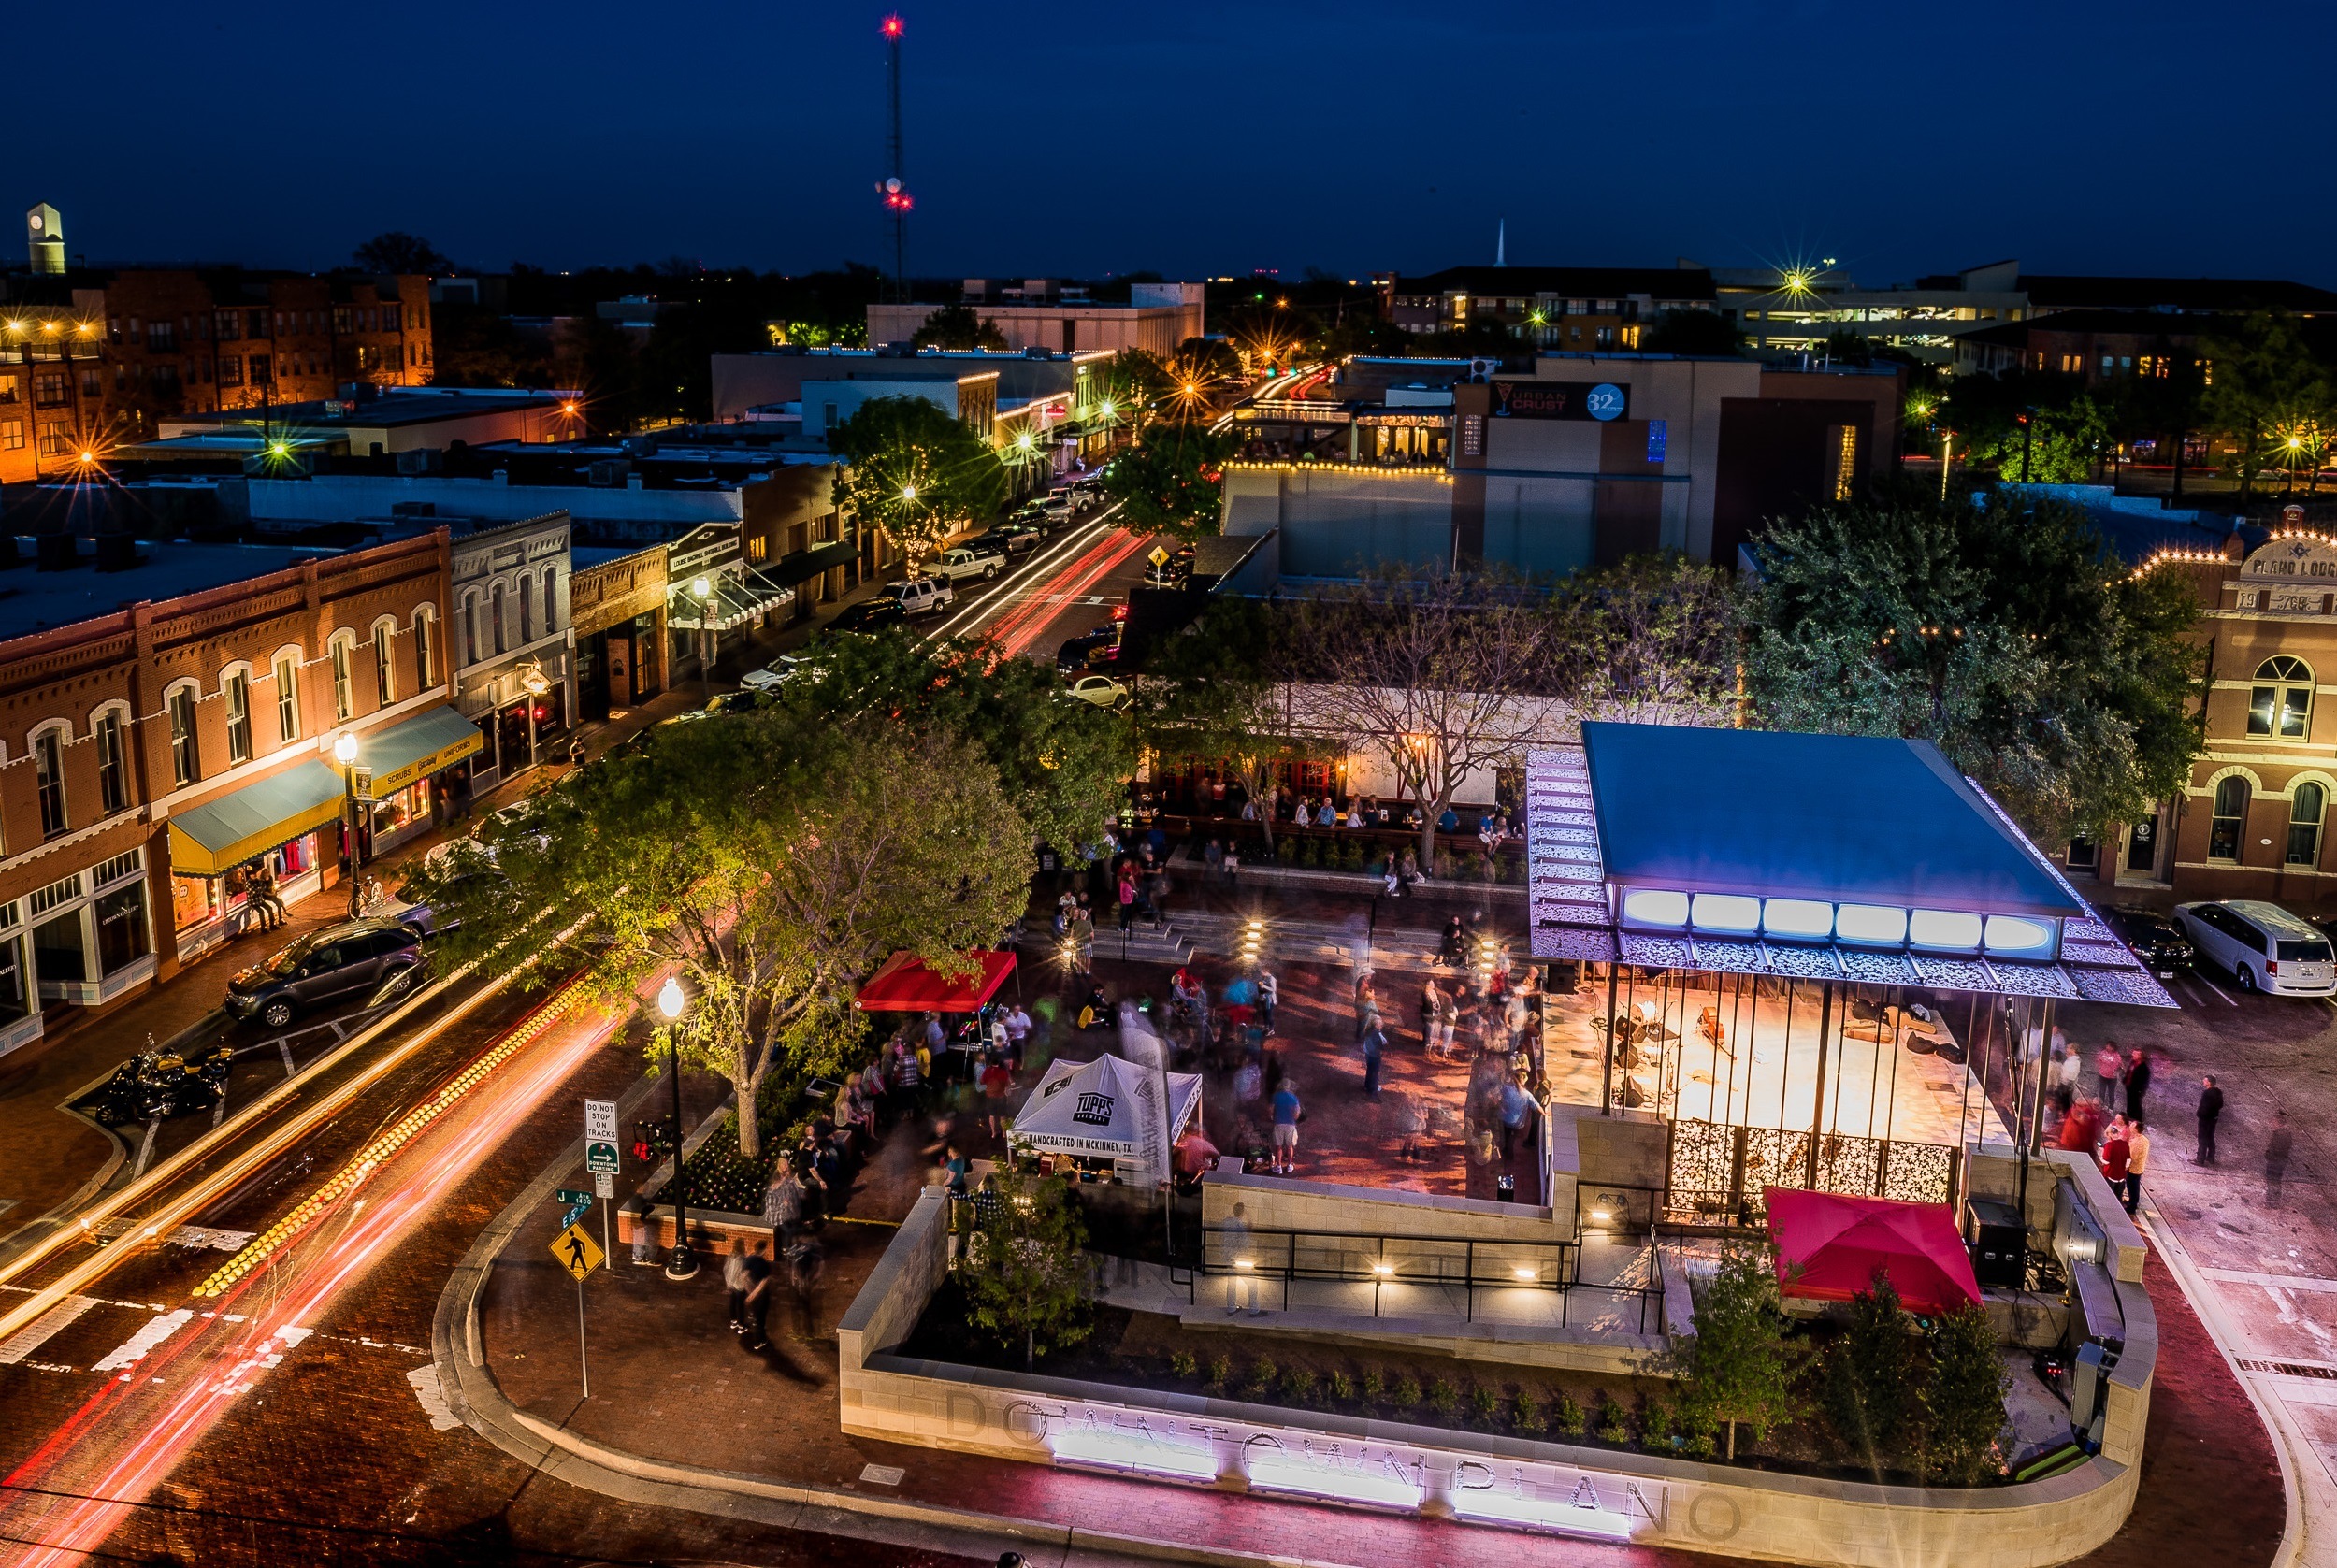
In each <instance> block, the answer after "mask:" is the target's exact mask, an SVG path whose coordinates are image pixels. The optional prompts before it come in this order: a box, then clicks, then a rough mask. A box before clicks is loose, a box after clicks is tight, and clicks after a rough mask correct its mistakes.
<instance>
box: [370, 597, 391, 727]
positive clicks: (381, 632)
mask: <svg viewBox="0 0 2337 1568" xmlns="http://www.w3.org/2000/svg"><path fill="white" fill-rule="evenodd" d="M396 635H397V622H395V621H393V620H391V619H390V618H389V617H388V616H386V615H384V616H382V618H381V619H380V620H378V621H376V622H374V623H373V698H374V706H375V707H377V708H386V707H388V706H389V705H390V704H391V703H393V702H395V701H397V670H396V669H393V668H392V667H391V665H390V640H391V638H393V637H395V636H396Z"/></svg>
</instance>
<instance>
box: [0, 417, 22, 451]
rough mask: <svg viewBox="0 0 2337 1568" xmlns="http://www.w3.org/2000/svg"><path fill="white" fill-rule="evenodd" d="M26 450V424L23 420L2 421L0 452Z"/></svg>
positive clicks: (0, 424) (0, 420)
mask: <svg viewBox="0 0 2337 1568" xmlns="http://www.w3.org/2000/svg"><path fill="white" fill-rule="evenodd" d="M23 450H24V422H23V421H22V420H21V419H0V452H22V451H23Z"/></svg>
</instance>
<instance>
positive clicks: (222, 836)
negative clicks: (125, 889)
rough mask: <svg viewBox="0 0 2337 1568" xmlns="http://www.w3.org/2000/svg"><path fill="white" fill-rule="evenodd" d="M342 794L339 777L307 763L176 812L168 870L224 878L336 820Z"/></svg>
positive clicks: (329, 769) (328, 767)
mask: <svg viewBox="0 0 2337 1568" xmlns="http://www.w3.org/2000/svg"><path fill="white" fill-rule="evenodd" d="M342 791H343V785H342V783H341V776H340V774H339V772H338V771H336V770H334V769H333V768H332V767H331V765H329V764H327V763H325V762H321V761H318V760H316V759H314V758H311V759H310V760H309V761H307V762H303V763H300V764H299V765H297V766H296V767H292V768H287V769H285V770H283V771H282V772H281V773H271V774H269V775H268V776H267V778H265V779H256V780H254V781H253V782H252V783H251V784H245V785H244V786H243V787H242V788H241V789H238V790H232V791H230V792H228V793H227V794H225V795H223V796H221V797H220V798H218V799H216V800H207V801H205V802H204V803H203V804H202V805H199V806H195V807H191V808H189V809H188V810H186V811H183V812H180V813H177V814H175V815H173V816H172V817H171V819H170V869H171V870H173V871H176V872H178V873H179V874H180V875H181V876H223V875H224V874H225V873H226V871H227V870H228V868H229V867H231V866H239V865H241V864H242V863H243V862H244V861H246V860H249V859H251V858H252V856H255V855H265V854H267V852H268V851H269V850H271V849H274V848H276V847H277V846H278V845H279V844H282V843H287V842H291V841H292V840H294V839H296V838H298V837H299V836H300V835H301V834H303V833H306V832H308V831H310V829H312V828H317V827H324V826H325V824H326V823H329V822H332V821H335V820H337V819H338V818H339V816H340V813H341V796H342Z"/></svg>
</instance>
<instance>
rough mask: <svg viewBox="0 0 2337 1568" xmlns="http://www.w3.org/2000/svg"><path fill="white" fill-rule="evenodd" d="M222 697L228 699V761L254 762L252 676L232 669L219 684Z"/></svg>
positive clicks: (244, 671)
mask: <svg viewBox="0 0 2337 1568" xmlns="http://www.w3.org/2000/svg"><path fill="white" fill-rule="evenodd" d="M219 691H220V695H221V696H223V697H224V698H226V699H227V760H228V762H229V763H230V764H233V763H238V762H249V761H251V760H252V676H251V672H250V671H248V670H242V669H231V670H229V671H228V672H227V673H226V675H225V676H224V677H223V678H222V679H221V681H220V683H219Z"/></svg>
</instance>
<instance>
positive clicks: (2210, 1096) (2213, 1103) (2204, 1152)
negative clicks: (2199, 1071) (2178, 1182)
mask: <svg viewBox="0 0 2337 1568" xmlns="http://www.w3.org/2000/svg"><path fill="white" fill-rule="evenodd" d="M2223 1114H2224V1091H2223V1090H2222V1089H2220V1088H2217V1087H2216V1086H2215V1075H2214V1073H2213V1072H2210V1073H2209V1074H2207V1076H2205V1077H2204V1078H2201V1079H2200V1089H2199V1111H2198V1115H2199V1152H2198V1153H2197V1154H2194V1155H2193V1156H2192V1157H2191V1163H2192V1164H2194V1165H2213V1164H2214V1163H2215V1124H2216V1123H2217V1122H2218V1121H2220V1120H2222V1119H2223Z"/></svg>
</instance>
